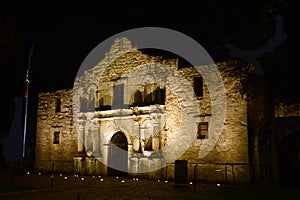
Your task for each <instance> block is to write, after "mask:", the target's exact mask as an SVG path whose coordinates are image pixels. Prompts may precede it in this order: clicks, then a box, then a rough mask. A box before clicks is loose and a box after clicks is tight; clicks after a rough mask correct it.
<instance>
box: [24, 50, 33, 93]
mask: <svg viewBox="0 0 300 200" xmlns="http://www.w3.org/2000/svg"><path fill="white" fill-rule="evenodd" d="M28 54H29V65H28V69H27V73H26V81H25V91H24V97H25V98H28V88H29V70H30V59H31V57H32V54H33V46H31V48H30V50H29V52H28Z"/></svg>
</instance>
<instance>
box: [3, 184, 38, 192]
mask: <svg viewBox="0 0 300 200" xmlns="http://www.w3.org/2000/svg"><path fill="white" fill-rule="evenodd" d="M36 189H41V188H38V187H33V186H27V185H0V193H6V192H24V191H30V190H36Z"/></svg>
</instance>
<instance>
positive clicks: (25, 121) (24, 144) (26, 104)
mask: <svg viewBox="0 0 300 200" xmlns="http://www.w3.org/2000/svg"><path fill="white" fill-rule="evenodd" d="M32 53H33V46H32V47H31V49H30V51H29V56H28V68H27V72H26V80H25V94H24V96H25V101H26V102H25V117H24V134H23V153H22V157H23V158H24V157H25V149H26V148H25V147H26V132H27V110H28V90H29V70H30V64H31V63H30V60H31V56H32Z"/></svg>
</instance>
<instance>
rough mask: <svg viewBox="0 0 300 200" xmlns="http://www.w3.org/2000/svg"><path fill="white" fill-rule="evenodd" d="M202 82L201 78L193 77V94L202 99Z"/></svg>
mask: <svg viewBox="0 0 300 200" xmlns="http://www.w3.org/2000/svg"><path fill="white" fill-rule="evenodd" d="M202 86H203V80H202V77H200V76H196V77H194V92H195V95H196V97H202V96H203V88H202Z"/></svg>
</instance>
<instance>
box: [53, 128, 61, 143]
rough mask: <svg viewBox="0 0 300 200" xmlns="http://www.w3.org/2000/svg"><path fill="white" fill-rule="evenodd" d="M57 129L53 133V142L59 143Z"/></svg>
mask: <svg viewBox="0 0 300 200" xmlns="http://www.w3.org/2000/svg"><path fill="white" fill-rule="evenodd" d="M59 134H60V133H59V131H55V132H54V135H53V144H59Z"/></svg>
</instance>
